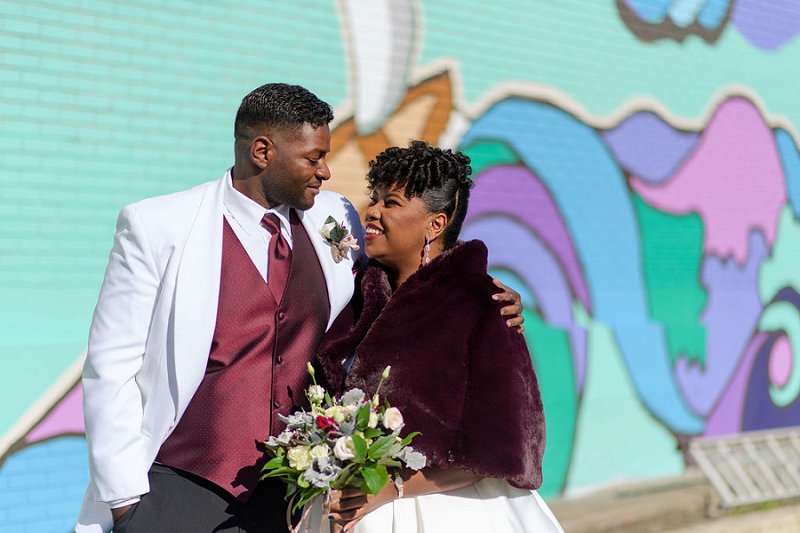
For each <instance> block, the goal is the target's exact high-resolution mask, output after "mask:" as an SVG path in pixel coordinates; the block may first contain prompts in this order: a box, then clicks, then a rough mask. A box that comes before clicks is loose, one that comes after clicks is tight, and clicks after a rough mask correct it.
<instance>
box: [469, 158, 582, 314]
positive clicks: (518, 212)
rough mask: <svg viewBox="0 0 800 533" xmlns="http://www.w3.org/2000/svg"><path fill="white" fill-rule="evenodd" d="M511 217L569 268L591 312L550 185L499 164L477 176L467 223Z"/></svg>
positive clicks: (577, 291)
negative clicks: (487, 217) (497, 216)
mask: <svg viewBox="0 0 800 533" xmlns="http://www.w3.org/2000/svg"><path fill="white" fill-rule="evenodd" d="M491 213H500V214H504V215H507V216H511V217H514V218H516V219H517V220H519V221H521V222H522V223H524V224H526V225H527V226H529V228H530V230H531V231H533V232H535V233H536V234H537V235H538V236H539V238H540V239H542V241H543V242H544V243H545V244H546V245H547V246H548V247H549V248H550V249H551V250H553V252H554V254H555V255H556V258H557V259H558V261H559V263H560V264H561V265H562V267H563V268H564V270H565V271H566V274H567V278H568V279H569V281H570V286H571V287H572V291H573V292H574V293H575V295H576V297H577V298H578V300H580V302H581V303H582V304H583V306H584V308H585V309H586V310H587V311H588V312H589V313H591V309H592V307H591V302H590V300H589V290H588V288H587V287H586V281H585V279H584V276H583V270H582V269H581V265H580V263H579V262H578V256H577V254H576V253H575V248H574V247H573V245H572V238H571V236H570V234H569V231H568V230H567V227H566V225H565V224H564V220H563V219H562V217H561V213H560V212H559V210H558V207H557V206H556V204H555V202H554V201H553V198H552V197H551V196H550V193H549V192H548V190H547V188H546V187H545V186H544V184H543V183H542V182H541V181H540V180H539V178H538V177H537V176H536V175H535V174H533V173H532V172H531V171H530V170H528V169H527V168H525V167H521V166H512V165H498V166H495V167H492V168H489V169H487V170H485V171H484V172H481V173H480V174H479V175H478V176H476V178H475V188H474V189H473V191H472V194H471V195H470V203H469V211H468V212H467V217H466V221H465V222H469V221H470V220H472V219H475V218H478V217H481V216H484V215H487V214H491Z"/></svg>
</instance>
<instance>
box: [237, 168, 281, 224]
mask: <svg viewBox="0 0 800 533" xmlns="http://www.w3.org/2000/svg"><path fill="white" fill-rule="evenodd" d="M223 202H224V203H225V208H226V210H227V211H228V214H230V215H231V216H232V217H233V219H234V220H235V221H236V222H237V223H238V224H239V226H241V227H242V229H243V230H245V231H246V232H247V234H248V235H253V234H257V232H258V230H259V228H261V219H262V218H264V215H265V214H267V213H275V214H276V215H277V216H278V220H280V221H281V230H282V231H283V233H288V234H289V235H291V234H292V227H291V225H290V224H289V216H290V209H289V207H288V206H285V205H283V204H280V205H276V206H275V207H271V208H268V209H265V208H264V206H262V205H261V204H259V203H258V202H255V201H254V200H252V199H250V198H249V197H247V196H246V195H244V194H242V193H241V192H239V191H237V190H236V189H234V188H233V174H232V173H231V169H229V170H228V172H227V173H226V174H225V193H224V198H223Z"/></svg>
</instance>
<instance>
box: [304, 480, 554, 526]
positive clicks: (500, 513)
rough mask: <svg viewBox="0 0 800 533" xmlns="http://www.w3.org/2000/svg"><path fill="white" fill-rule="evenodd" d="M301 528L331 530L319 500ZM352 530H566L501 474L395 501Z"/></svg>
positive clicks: (537, 499)
mask: <svg viewBox="0 0 800 533" xmlns="http://www.w3.org/2000/svg"><path fill="white" fill-rule="evenodd" d="M318 500H319V499H318ZM321 524H323V525H322V527H323V529H322V530H321V531H320V529H319V528H320V525H321ZM299 531H301V532H305V531H311V532H314V533H329V531H330V527H329V524H328V523H327V520H324V517H323V516H322V504H321V502H319V501H317V502H315V503H314V505H313V506H312V508H311V511H310V513H309V514H308V516H307V517H306V522H305V523H304V524H303V526H301V527H300V528H299ZM352 533H564V530H563V529H561V525H560V524H559V523H558V520H557V519H556V517H555V516H553V513H552V512H551V511H550V508H549V507H547V504H546V503H545V502H544V500H543V499H542V498H541V497H540V496H539V494H538V493H537V492H536V491H530V490H523V489H518V488H515V487H512V486H511V485H509V484H508V483H507V482H505V481H504V480H502V479H492V478H484V479H482V480H481V481H479V482H477V483H475V484H474V485H470V486H467V487H464V488H461V489H458V490H453V491H450V492H443V493H438V494H428V495H427V496H418V497H415V498H403V499H400V500H395V501H394V502H392V503H390V504H386V505H384V506H382V507H379V508H378V509H376V510H374V511H373V512H371V513H370V514H368V515H367V516H365V517H364V518H363V519H362V520H361V521H360V522H359V523H358V524H357V525H356V527H355V528H354V529H353V532H352Z"/></svg>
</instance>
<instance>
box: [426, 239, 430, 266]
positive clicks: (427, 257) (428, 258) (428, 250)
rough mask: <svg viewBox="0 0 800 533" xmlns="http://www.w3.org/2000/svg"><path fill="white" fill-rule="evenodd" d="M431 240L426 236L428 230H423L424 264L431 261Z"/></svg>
mask: <svg viewBox="0 0 800 533" xmlns="http://www.w3.org/2000/svg"><path fill="white" fill-rule="evenodd" d="M430 255H431V240H430V239H429V238H428V232H427V231H426V232H425V264H426V265H427V264H428V263H430V261H431V257H430Z"/></svg>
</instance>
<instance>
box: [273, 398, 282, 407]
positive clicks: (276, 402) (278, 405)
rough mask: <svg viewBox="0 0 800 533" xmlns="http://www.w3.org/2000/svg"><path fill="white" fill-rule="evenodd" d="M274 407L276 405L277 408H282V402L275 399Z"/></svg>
mask: <svg viewBox="0 0 800 533" xmlns="http://www.w3.org/2000/svg"><path fill="white" fill-rule="evenodd" d="M272 407H274V408H275V409H280V408H281V402H279V401H278V400H275V401H274V402H272Z"/></svg>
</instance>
